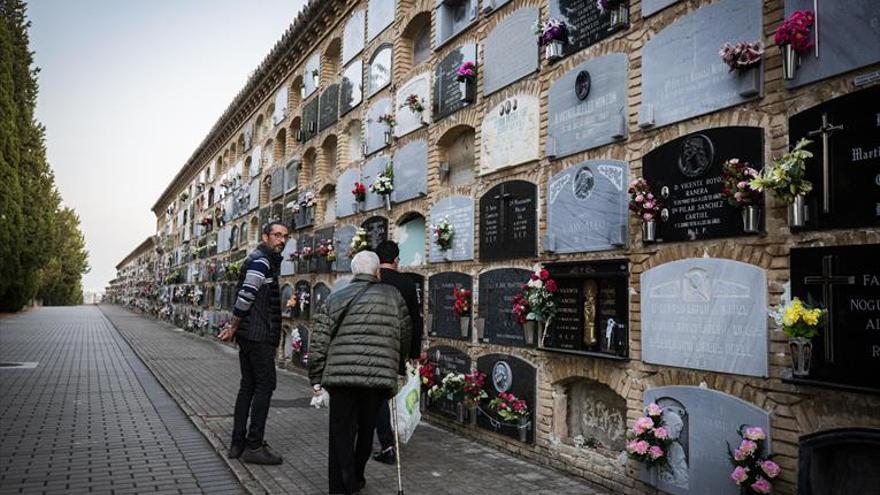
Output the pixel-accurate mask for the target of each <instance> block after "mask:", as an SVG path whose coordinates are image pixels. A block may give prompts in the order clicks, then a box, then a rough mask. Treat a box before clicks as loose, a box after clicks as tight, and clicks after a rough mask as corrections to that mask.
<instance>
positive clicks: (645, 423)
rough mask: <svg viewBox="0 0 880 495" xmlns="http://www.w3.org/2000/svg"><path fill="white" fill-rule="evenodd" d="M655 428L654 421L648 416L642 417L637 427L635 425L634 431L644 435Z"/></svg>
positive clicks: (637, 421) (636, 424) (638, 420)
mask: <svg viewBox="0 0 880 495" xmlns="http://www.w3.org/2000/svg"><path fill="white" fill-rule="evenodd" d="M653 427H654V420H653V419H651V418H649V417H647V416H642V417H641V418H639V419H637V420H636V423H635V425H633V429H634V430H635V431H636V433H639V434H642V433H644V432H646V431H648V430H650V429H651V428H653Z"/></svg>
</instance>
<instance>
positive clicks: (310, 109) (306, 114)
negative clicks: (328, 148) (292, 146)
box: [302, 98, 318, 142]
mask: <svg viewBox="0 0 880 495" xmlns="http://www.w3.org/2000/svg"><path fill="white" fill-rule="evenodd" d="M302 131H303V136H304V137H303V142H305V141H308V140H309V139H312V138H313V137H315V134H317V133H318V98H312V99H311V100H310V101H309V102H307V103H306V104H305V105H303V110H302Z"/></svg>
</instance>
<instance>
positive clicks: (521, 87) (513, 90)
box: [485, 79, 546, 112]
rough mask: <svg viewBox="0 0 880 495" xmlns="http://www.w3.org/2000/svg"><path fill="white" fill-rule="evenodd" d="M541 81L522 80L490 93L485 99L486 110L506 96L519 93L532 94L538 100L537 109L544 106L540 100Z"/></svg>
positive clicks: (489, 109) (512, 96)
mask: <svg viewBox="0 0 880 495" xmlns="http://www.w3.org/2000/svg"><path fill="white" fill-rule="evenodd" d="M541 86H542V85H541V81H538V80H529V79H526V80H522V81H519V82H516V83H513V84H511V85H510V86H507V87H506V88H504V89H502V90H501V91H497V92H495V93H492V95H490V96H489V98H486V99H485V107H486V109H485V110H486V112H490V111H491V110H492V109H493V108H494V107H495V106H496V105H498V104H499V103H501V102H502V101H504V100H506V99H508V98H514V97H516V96H519V95H527V96H533V97H535V98H536V99H537V100H538V110H539V112H540V110H542V107H544V106H546V105H545V104H542V102H541Z"/></svg>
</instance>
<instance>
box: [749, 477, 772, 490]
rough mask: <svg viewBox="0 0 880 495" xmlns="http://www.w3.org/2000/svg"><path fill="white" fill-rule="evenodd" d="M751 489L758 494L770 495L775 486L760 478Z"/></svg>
mask: <svg viewBox="0 0 880 495" xmlns="http://www.w3.org/2000/svg"><path fill="white" fill-rule="evenodd" d="M751 489H752V490H754V491H756V492H758V493H770V492H771V491H773V485H771V484H770V482H769V481H767V480H765V479H764V478H761V477H758V480H757V481H755V482H754V483H752V485H751Z"/></svg>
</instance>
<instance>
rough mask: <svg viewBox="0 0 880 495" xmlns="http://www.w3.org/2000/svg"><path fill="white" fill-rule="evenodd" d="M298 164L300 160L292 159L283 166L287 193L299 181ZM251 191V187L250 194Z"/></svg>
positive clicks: (294, 187)
mask: <svg viewBox="0 0 880 495" xmlns="http://www.w3.org/2000/svg"><path fill="white" fill-rule="evenodd" d="M300 164H301V162H300V161H299V160H296V159H293V160H290V162H288V163H287V165H286V166H285V167H284V192H286V193H288V192H290V191H293V190H294V189H296V186H297V185H298V183H299V168H300ZM253 193H254V191H253V189H251V194H253ZM257 193H258V194H259V191H257ZM251 201H252V202H253V199H251Z"/></svg>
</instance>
